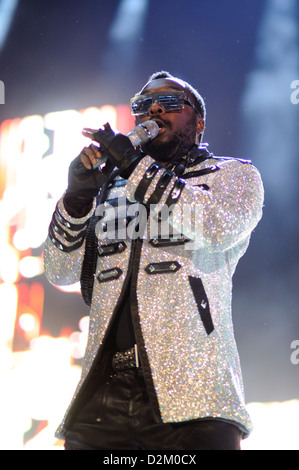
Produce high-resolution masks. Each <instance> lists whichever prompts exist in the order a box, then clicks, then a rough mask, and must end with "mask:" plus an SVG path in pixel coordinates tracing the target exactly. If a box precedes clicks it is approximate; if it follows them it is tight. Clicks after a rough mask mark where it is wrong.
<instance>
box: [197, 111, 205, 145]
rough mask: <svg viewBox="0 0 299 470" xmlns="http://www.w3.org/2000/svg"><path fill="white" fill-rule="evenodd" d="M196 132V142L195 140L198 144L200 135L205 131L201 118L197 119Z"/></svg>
mask: <svg viewBox="0 0 299 470" xmlns="http://www.w3.org/2000/svg"><path fill="white" fill-rule="evenodd" d="M196 130H197V133H196V140H197V143H199V142H200V141H201V137H202V134H203V133H204V130H205V122H204V120H203V119H202V118H201V117H198V119H197V124H196Z"/></svg>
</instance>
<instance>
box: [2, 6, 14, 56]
mask: <svg viewBox="0 0 299 470" xmlns="http://www.w3.org/2000/svg"><path fill="white" fill-rule="evenodd" d="M17 6H18V0H1V2H0V51H1V49H2V47H3V46H4V44H5V40H6V37H7V34H8V32H9V28H10V25H11V23H12V20H13V16H14V13H15V11H16V9H17Z"/></svg>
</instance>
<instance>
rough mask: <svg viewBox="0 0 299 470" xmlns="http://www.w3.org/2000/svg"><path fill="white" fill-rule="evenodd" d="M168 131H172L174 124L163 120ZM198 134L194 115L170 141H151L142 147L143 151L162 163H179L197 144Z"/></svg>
mask: <svg viewBox="0 0 299 470" xmlns="http://www.w3.org/2000/svg"><path fill="white" fill-rule="evenodd" d="M163 122H164V123H165V125H166V127H167V128H168V130H170V131H171V129H172V123H171V122H170V121H168V120H167V119H163ZM196 132H197V121H196V116H195V115H194V116H193V117H192V118H190V120H189V121H188V122H186V124H185V126H184V127H183V128H182V129H181V130H180V131H178V132H176V133H175V134H174V135H173V137H172V138H171V139H170V140H167V141H165V142H163V141H162V142H160V141H159V138H157V139H154V140H152V141H149V142H148V143H146V144H145V145H143V146H142V149H143V151H144V152H145V153H146V154H148V155H150V156H151V157H153V158H154V159H155V160H156V161H158V162H161V163H168V162H170V161H173V162H177V161H180V159H181V158H182V157H183V156H184V155H186V153H187V152H188V150H189V149H190V148H191V147H192V146H193V145H194V144H195V139H196Z"/></svg>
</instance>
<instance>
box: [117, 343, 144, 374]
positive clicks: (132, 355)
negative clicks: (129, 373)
mask: <svg viewBox="0 0 299 470" xmlns="http://www.w3.org/2000/svg"><path fill="white" fill-rule="evenodd" d="M112 367H113V369H114V370H115V371H117V372H119V371H122V370H126V369H132V368H134V367H139V358H138V348H137V344H135V345H134V346H133V347H132V348H130V349H127V350H126V351H122V352H116V353H115V354H114V355H113V357H112Z"/></svg>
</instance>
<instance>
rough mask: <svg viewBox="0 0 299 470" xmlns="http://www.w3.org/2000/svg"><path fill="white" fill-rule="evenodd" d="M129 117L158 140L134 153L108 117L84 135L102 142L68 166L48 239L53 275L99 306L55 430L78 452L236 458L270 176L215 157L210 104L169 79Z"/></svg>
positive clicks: (245, 431)
mask: <svg viewBox="0 0 299 470" xmlns="http://www.w3.org/2000/svg"><path fill="white" fill-rule="evenodd" d="M131 112H132V114H133V115H134V116H135V117H136V125H139V126H142V125H144V126H145V125H146V124H148V122H150V124H153V122H154V123H156V125H157V126H158V127H157V126H155V127H156V133H158V135H156V136H155V137H153V136H151V137H150V136H149V138H148V139H146V140H147V141H145V142H144V143H142V144H141V145H140V146H136V145H133V141H132V139H131V138H130V137H128V136H124V135H122V134H115V133H114V131H113V130H112V129H111V128H110V126H109V124H108V123H107V124H106V125H105V126H104V128H102V129H99V130H95V129H84V131H83V134H84V135H85V136H86V137H90V139H91V140H92V141H93V143H92V144H91V145H90V146H89V147H86V148H84V149H83V151H82V153H81V154H80V155H79V157H77V158H76V159H75V160H74V161H73V162H72V163H71V165H70V169H69V179H68V188H67V189H66V192H65V194H64V195H63V197H62V198H61V199H60V200H59V201H58V203H57V206H56V210H55V212H54V214H53V218H52V221H51V224H50V227H49V236H48V239H47V241H46V244H45V252H44V259H45V272H46V275H47V278H48V280H49V281H50V282H51V283H52V284H54V285H68V284H72V283H75V282H77V281H78V280H80V281H81V291H82V296H83V298H84V300H85V302H86V303H87V304H89V305H90V306H91V310H90V324H89V337H88V343H87V348H86V353H85V357H84V361H83V366H82V376H81V379H80V382H79V384H78V386H77V389H76V391H75V394H74V397H73V399H72V401H71V404H70V406H69V408H68V410H67V412H66V415H65V417H64V419H63V421H62V423H61V425H60V426H59V429H58V430H57V436H58V437H60V438H62V439H65V448H66V449H69V450H84V449H85V450H88V449H94V450H101V449H105V450H113V449H118V450H124V449H141V450H186V449H189V450H191V449H192V450H239V449H240V442H241V440H242V439H243V438H245V437H247V436H248V435H249V433H250V431H251V421H250V418H249V416H248V414H247V411H246V409H245V401H244V394H243V383H242V375H241V368H240V363H239V356H238V351H237V347H236V343H235V338H234V333H233V325H232V315H231V293H232V276H233V273H234V271H235V268H236V265H237V263H238V261H239V259H240V257H241V256H243V255H244V253H245V251H246V249H247V247H248V244H249V239H250V235H251V232H252V231H253V229H254V228H255V227H256V225H257V223H258V222H259V220H260V219H261V216H262V206H263V185H262V182H261V178H260V175H259V172H258V171H257V170H256V168H255V167H254V166H253V165H252V164H251V163H250V162H249V161H245V160H240V159H235V158H225V157H216V156H214V155H213V154H211V153H210V152H209V151H208V150H207V145H203V144H202V143H201V142H202V135H203V132H204V128H205V119H206V110H205V103H204V100H203V98H202V97H201V96H200V94H199V93H198V92H197V91H196V90H195V89H194V88H193V87H192V86H191V85H189V84H188V83H186V82H185V81H183V80H181V79H179V78H176V77H173V76H172V75H170V74H169V73H168V72H164V71H163V72H158V73H156V74H154V75H152V76H151V77H150V79H149V81H148V82H147V83H146V85H145V86H144V87H143V88H142V90H141V91H140V92H139V93H137V94H136V95H135V97H134V98H132V99H131ZM153 125H154V124H153ZM138 208H139V209H138ZM137 209H138V210H137ZM136 210H137V213H138V214H139V215H137V216H136ZM140 214H141V215H142V217H140ZM134 223H135V225H133V229H132V224H134ZM124 227H125V230H123V229H124ZM129 227H130V230H129ZM153 227H154V228H155V230H153ZM112 229H113V230H112ZM166 229H167V230H166ZM120 232H121V235H120ZM124 233H125V235H124Z"/></svg>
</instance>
